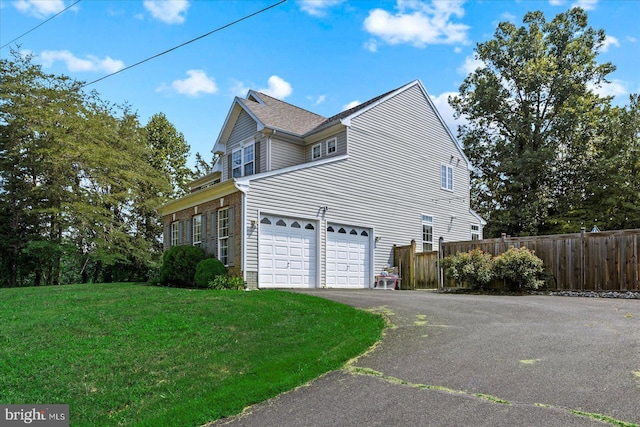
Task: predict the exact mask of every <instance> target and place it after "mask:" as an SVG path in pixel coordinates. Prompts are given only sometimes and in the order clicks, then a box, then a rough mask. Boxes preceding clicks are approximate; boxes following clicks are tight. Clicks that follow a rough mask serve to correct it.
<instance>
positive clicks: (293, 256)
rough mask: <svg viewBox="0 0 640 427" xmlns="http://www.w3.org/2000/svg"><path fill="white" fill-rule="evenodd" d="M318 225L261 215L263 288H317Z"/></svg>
mask: <svg viewBox="0 0 640 427" xmlns="http://www.w3.org/2000/svg"><path fill="white" fill-rule="evenodd" d="M316 228H317V225H316V224H315V223H314V222H312V221H308V220H302V219H295V218H286V217H281V216H275V215H262V216H261V217H260V233H259V236H258V251H259V253H258V257H259V277H258V286H259V287H261V288H315V287H316V264H317V261H316V260H317V256H316V252H317V251H316V242H317V237H316V235H317V230H316Z"/></svg>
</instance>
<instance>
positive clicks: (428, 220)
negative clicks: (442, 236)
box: [422, 215, 433, 252]
mask: <svg viewBox="0 0 640 427" xmlns="http://www.w3.org/2000/svg"><path fill="white" fill-rule="evenodd" d="M431 251H433V217H432V216H431V215H422V252H431Z"/></svg>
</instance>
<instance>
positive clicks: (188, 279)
mask: <svg viewBox="0 0 640 427" xmlns="http://www.w3.org/2000/svg"><path fill="white" fill-rule="evenodd" d="M203 258H204V251H203V250H202V249H201V248H198V247H196V246H187V245H185V246H174V247H172V248H170V249H168V250H167V251H166V252H165V253H164V255H163V256H162V267H160V282H161V283H162V284H163V285H169V286H179V287H189V286H193V279H194V277H195V275H196V266H197V265H198V263H199V262H200V261H202V259H203Z"/></svg>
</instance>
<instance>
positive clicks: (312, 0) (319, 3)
mask: <svg viewBox="0 0 640 427" xmlns="http://www.w3.org/2000/svg"><path fill="white" fill-rule="evenodd" d="M340 3H344V0H299V1H298V4H299V5H300V10H302V11H303V12H307V13H308V14H309V15H312V16H325V15H326V14H327V9H329V8H331V7H334V6H337V5H339V4H340Z"/></svg>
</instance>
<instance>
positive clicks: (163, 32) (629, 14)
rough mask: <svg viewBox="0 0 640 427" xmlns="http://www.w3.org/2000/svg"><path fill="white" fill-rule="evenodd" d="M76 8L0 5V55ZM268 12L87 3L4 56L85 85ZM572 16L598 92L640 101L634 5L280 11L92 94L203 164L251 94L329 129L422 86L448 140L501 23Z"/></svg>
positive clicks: (363, 4)
mask: <svg viewBox="0 0 640 427" xmlns="http://www.w3.org/2000/svg"><path fill="white" fill-rule="evenodd" d="M75 1H76V0H19V1H7V0H1V1H0V46H1V45H5V44H6V43H9V42H10V41H11V40H12V39H14V38H15V37H18V36H20V35H21V34H23V33H24V32H26V31H28V30H30V29H32V28H33V27H35V26H37V25H39V24H41V23H42V22H43V21H45V20H46V19H48V18H50V17H51V16H53V15H55V14H56V13H58V12H60V11H61V10H63V9H64V8H66V7H68V6H70V5H72V4H73V3H74V2H75ZM277 1H278V0H272V1H248V0H247V1H224V0H220V1H207V0H193V1H188V0H175V1H170V0H160V1H151V0H145V1H143V0H118V1H110V0H82V1H80V2H79V3H77V4H76V5H74V6H73V7H71V8H70V9H69V10H67V11H66V12H64V13H62V14H60V15H59V16H57V17H55V18H53V19H52V20H51V21H49V22H47V23H45V24H43V25H42V26H41V27H39V28H37V29H35V30H34V31H32V32H31V33H29V34H27V35H25V36H24V37H22V38H20V39H19V40H17V41H16V42H14V43H12V44H11V46H13V47H16V45H19V46H20V50H23V51H29V52H31V53H32V54H34V55H35V56H36V61H37V62H38V63H40V64H42V65H43V67H44V69H45V71H47V72H51V73H55V74H66V75H69V76H71V77H73V78H75V79H78V80H82V81H86V82H90V81H93V80H96V79H99V78H101V77H103V76H105V75H107V74H109V73H112V72H114V71H117V70H119V69H122V68H123V67H127V66H130V65H132V64H134V63H136V62H138V61H141V60H143V59H145V58H148V57H150V56H153V55H155V54H158V53H160V52H162V51H164V50H167V49H170V48H172V47H174V46H177V45H179V44H181V43H184V42H186V41H189V40H191V39H193V38H195V37H198V36H200V35H202V34H205V33H208V32H209V31H212V30H214V29H216V28H218V27H221V26H223V25H226V24H228V23H230V22H232V21H235V20H237V19H239V18H242V17H244V16H246V15H248V14H251V13H253V12H256V11H258V10H260V9H262V8H265V7H267V6H269V5H272V4H274V3H277ZM573 6H581V7H583V8H584V9H586V10H588V13H589V24H590V25H591V26H593V27H594V28H597V29H600V28H601V29H604V30H605V31H606V33H607V36H608V38H607V41H606V42H605V45H604V46H603V47H602V49H601V54H600V56H599V61H601V62H606V61H610V62H612V63H613V64H614V65H616V66H617V70H616V71H615V72H614V73H613V74H611V75H610V80H611V83H610V84H609V85H607V86H605V87H602V88H599V89H597V90H598V91H600V92H601V93H603V94H607V95H614V96H615V102H616V103H617V104H625V103H627V100H628V95H629V94H630V93H638V92H640V72H639V69H640V67H639V65H640V25H639V24H638V22H639V19H640V18H639V17H640V0H600V1H598V0H546V1H542V0H540V1H524V0H522V1H499V0H492V1H487V0H484V1H466V2H465V1H442V0H440V1H433V2H432V1H417V0H416V1H411V0H405V1H365V0H359V1H351V2H349V1H341V0H316V1H302V0H299V1H296V0H288V1H287V2H285V3H283V4H280V5H278V6H276V7H274V8H272V9H270V10H268V11H266V12H264V13H261V14H259V15H257V16H254V17H252V18H250V19H247V20H245V21H243V22H240V23H238V24H236V25H233V26H231V27H228V28H226V29H223V30H221V31H219V32H217V33H214V34H212V35H210V36H208V37H205V38H203V39H200V40H198V41H196V42H194V43H191V44H189V45H187V46H184V47H182V48H180V49H177V50H174V51H173V52H170V53H168V54H166V55H164V56H161V57H159V58H156V59H153V60H151V61H149V62H146V63H144V64H141V65H139V66H136V67H134V68H132V69H129V70H125V71H123V72H121V73H119V74H116V75H114V76H111V77H109V78H106V79H104V80H102V81H100V82H97V83H95V84H92V85H90V86H88V87H87V89H95V90H96V91H98V92H99V93H100V95H101V97H102V98H103V99H105V100H108V101H110V102H114V103H125V102H126V103H129V104H130V105H131V106H132V107H133V108H134V110H136V111H138V113H139V115H140V118H141V122H142V123H143V124H145V123H146V122H147V121H148V119H149V118H150V117H151V116H152V115H153V114H155V113H158V112H164V113H165V114H166V115H167V117H168V119H169V120H170V121H171V122H172V123H173V124H174V125H175V126H176V128H177V129H178V130H179V131H180V132H182V133H183V134H184V135H185V137H186V139H187V142H188V143H189V144H190V145H191V151H192V154H195V152H196V151H199V152H200V153H202V154H204V155H205V158H208V156H209V152H210V150H211V148H212V147H213V143H214V142H215V140H216V138H217V136H218V133H219V131H220V128H221V126H222V124H223V122H224V119H225V117H226V115H227V112H228V110H229V107H230V106H231V102H232V100H233V97H234V96H245V95H246V93H247V91H248V89H255V90H260V91H263V92H265V93H268V94H270V95H272V96H275V97H277V98H280V99H283V100H285V101H287V102H290V103H292V104H294V105H297V106H299V107H302V108H305V109H307V110H310V111H313V112H315V113H318V114H321V115H324V116H331V115H333V114H336V113H339V112H340V111H342V110H343V109H346V108H348V107H350V106H353V105H355V104H356V103H358V102H364V101H366V100H367V99H370V98H372V97H375V96H377V95H379V94H381V93H384V92H386V91H388V90H390V89H393V88H396V87H399V86H401V85H403V84H405V83H408V82H410V81H413V80H415V79H420V80H421V81H422V82H423V84H424V85H425V87H426V88H427V90H428V91H429V93H430V94H431V96H432V98H433V99H434V101H435V104H436V106H437V107H438V108H439V110H440V112H441V114H442V116H443V117H444V118H445V120H446V121H447V122H448V123H449V124H450V126H451V127H452V128H455V123H454V121H453V118H452V116H451V115H452V112H451V109H450V108H449V107H448V105H447V101H446V100H447V97H448V96H449V95H450V94H453V93H455V92H456V91H457V90H458V87H459V85H460V83H461V82H462V81H463V79H464V77H465V76H466V75H467V74H468V72H470V71H471V70H472V69H474V67H475V66H477V63H476V62H475V61H474V59H473V48H474V47H475V45H476V43H479V42H483V41H486V40H488V39H490V38H492V36H493V34H494V32H495V28H496V25H497V24H498V23H499V22H501V21H513V22H515V23H516V24H517V25H521V23H522V17H523V16H524V14H525V13H526V12H527V11H531V10H542V11H543V12H544V13H545V15H546V17H547V19H551V18H552V17H553V16H555V15H556V14H558V13H561V12H564V11H566V10H568V9H569V8H570V7H573ZM0 56H1V57H2V58H7V57H8V56H9V47H8V46H7V47H4V48H2V50H0ZM454 134H455V132H454Z"/></svg>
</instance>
